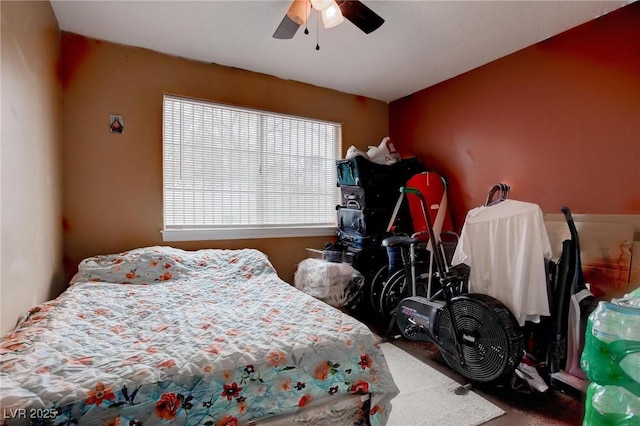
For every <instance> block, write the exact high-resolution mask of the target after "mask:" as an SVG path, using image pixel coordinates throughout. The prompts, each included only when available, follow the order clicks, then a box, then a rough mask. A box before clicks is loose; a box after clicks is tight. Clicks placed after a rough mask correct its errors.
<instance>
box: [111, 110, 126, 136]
mask: <svg viewBox="0 0 640 426" xmlns="http://www.w3.org/2000/svg"><path fill="white" fill-rule="evenodd" d="M123 130H124V118H123V117H122V116H121V115H114V114H111V115H110V116H109V132H110V133H122V131H123Z"/></svg>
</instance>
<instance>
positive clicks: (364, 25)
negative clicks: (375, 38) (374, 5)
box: [339, 0, 384, 34]
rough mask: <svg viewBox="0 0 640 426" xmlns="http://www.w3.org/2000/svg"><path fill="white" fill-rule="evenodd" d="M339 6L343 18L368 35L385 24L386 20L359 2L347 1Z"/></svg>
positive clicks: (355, 0)
mask: <svg viewBox="0 0 640 426" xmlns="http://www.w3.org/2000/svg"><path fill="white" fill-rule="evenodd" d="M339 4H340V10H341V11H342V16H344V17H345V18H347V19H348V20H349V21H351V22H352V23H353V25H355V26H356V27H358V28H360V29H361V30H362V31H364V32H365V33H366V34H369V33H371V32H373V31H375V30H377V29H378V28H380V25H382V24H383V23H384V19H382V18H381V17H380V16H379V15H378V14H377V13H375V12H374V11H373V10H371V9H369V8H368V7H367V6H365V5H364V4H363V3H362V2H361V1H359V0H346V1H344V2H342V3H339Z"/></svg>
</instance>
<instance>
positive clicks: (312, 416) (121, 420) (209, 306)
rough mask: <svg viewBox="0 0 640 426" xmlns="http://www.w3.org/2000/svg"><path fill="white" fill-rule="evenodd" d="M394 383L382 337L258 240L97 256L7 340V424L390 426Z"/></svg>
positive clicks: (2, 365)
mask: <svg viewBox="0 0 640 426" xmlns="http://www.w3.org/2000/svg"><path fill="white" fill-rule="evenodd" d="M397 393H398V389H397V387H396V385H395V383H394V381H393V378H392V376H391V373H390V372H389V369H388V366H387V363H386V360H385V358H384V356H383V353H382V350H381V349H380V346H379V341H378V339H377V337H376V336H375V335H374V334H372V333H371V332H370V331H369V329H368V328H367V327H366V326H365V325H364V324H362V323H360V322H358V321H356V320H355V319H353V318H351V317H350V316H348V315H346V314H344V313H342V312H341V311H339V310H338V309H336V308H333V307H331V306H329V305H327V304H324V303H323V302H320V301H319V300H316V299H314V298H313V297H311V296H309V295H307V294H305V293H303V292H301V291H299V290H297V289H295V288H294V287H292V286H291V285H289V284H288V283H286V282H284V281H282V280H281V279H280V278H279V277H278V275H277V274H276V272H275V270H274V268H273V267H272V266H271V264H270V263H269V261H268V259H267V257H266V255H265V254H263V253H261V252H259V251H257V250H253V249H242V250H214V249H207V250H197V251H184V250H180V249H176V248H171V247H146V248H141V249H135V250H131V251H127V252H124V253H118V254H112V255H101V256H95V257H91V258H87V259H85V260H83V261H82V262H81V263H80V265H79V268H78V273H77V274H76V275H75V276H74V277H73V279H72V280H71V283H70V286H69V288H68V289H67V290H66V291H65V292H64V293H63V294H62V295H60V296H59V297H58V298H56V299H54V300H52V301H50V302H47V303H44V304H42V305H39V306H37V307H35V308H33V309H31V310H30V312H29V314H28V315H27V316H26V319H25V320H24V321H23V322H22V323H21V324H19V325H18V327H17V328H16V329H15V330H14V331H13V332H11V333H9V334H8V335H7V336H5V337H4V338H2V340H0V405H1V407H2V413H3V423H5V424H14V423H15V424H22V423H40V422H45V423H47V424H71V423H79V424H89V425H100V424H105V425H107V424H108V425H115V424H120V425H125V424H127V425H141V424H144V425H149V424H163V423H171V424H188V425H199V424H203V425H225V426H231V425H238V424H242V425H276V424H277V425H284V424H309V425H312V424H327V425H350V424H367V423H370V424H371V425H384V424H386V421H387V418H388V416H389V413H390V410H391V403H390V401H391V399H392V398H393V397H394V396H395V395H396V394H397Z"/></svg>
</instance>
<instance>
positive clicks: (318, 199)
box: [162, 95, 342, 241]
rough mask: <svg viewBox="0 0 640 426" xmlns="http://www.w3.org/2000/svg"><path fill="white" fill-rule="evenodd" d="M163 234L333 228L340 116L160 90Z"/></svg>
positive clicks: (241, 234)
mask: <svg viewBox="0 0 640 426" xmlns="http://www.w3.org/2000/svg"><path fill="white" fill-rule="evenodd" d="M163 114H164V115H163V124H164V126H163V175H164V179H163V180H164V182H163V186H164V230H163V232H162V234H163V239H164V240H165V241H180V240H211V239H235V238H264V237H287V236H312V235H332V234H335V232H336V210H335V205H336V204H337V203H338V202H339V195H340V194H339V188H338V187H337V185H336V171H335V170H336V169H335V167H336V166H335V160H336V159H338V158H340V154H341V152H342V141H341V139H342V130H341V126H340V124H339V123H332V122H326V121H320V120H312V119H308V118H303V117H294V116H288V115H283V114H275V113H271V112H266V111H258V110H251V109H246V108H237V107H230V106H227V105H220V104H215V103H209V102H204V101H199V100H194V99H186V98H180V97H176V96H169V95H165V96H164V112H163Z"/></svg>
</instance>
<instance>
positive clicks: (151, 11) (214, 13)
mask: <svg viewBox="0 0 640 426" xmlns="http://www.w3.org/2000/svg"><path fill="white" fill-rule="evenodd" d="M363 3H364V4H366V5H367V6H368V7H370V8H371V9H373V10H374V11H375V12H376V13H378V14H379V15H380V16H382V17H383V18H384V19H385V21H386V22H385V23H384V24H383V25H382V27H380V28H379V29H378V30H377V31H375V32H373V33H371V34H369V35H366V34H364V33H363V32H361V31H360V30H359V29H358V28H356V27H355V26H354V25H353V24H352V23H350V22H349V21H347V20H345V22H344V23H343V24H341V25H339V26H338V27H335V28H332V29H328V30H326V29H324V28H323V27H322V23H320V28H319V31H318V30H317V28H316V27H317V26H316V19H315V18H316V16H315V15H316V14H315V13H312V16H311V18H310V21H309V24H308V26H309V31H310V34H309V35H304V34H303V28H300V29H299V30H298V33H297V34H296V35H295V37H294V38H293V39H291V40H277V39H274V38H272V37H271V36H272V34H273V32H274V31H275V29H276V28H277V26H278V24H279V23H280V21H281V20H282V18H283V16H284V14H285V12H286V11H287V9H288V7H289V4H290V2H289V1H266V0H265V1H241V0H236V1H220V0H216V1H213V0H209V1H88V0H84V1H59V0H54V1H51V4H52V6H53V10H54V12H55V15H56V17H57V19H58V23H59V25H60V28H61V29H62V30H64V31H69V32H73V33H76V34H81V35H85V36H89V37H92V38H97V39H101V40H107V41H112V42H116V43H121V44H126V45H131V46H138V47H144V48H148V49H152V50H155V51H158V52H163V53H168V54H172V55H177V56H181V57H185V58H190V59H196V60H200V61H204V62H213V63H217V64H221V65H226V66H232V67H237V68H242V69H246V70H251V71H256V72H261V73H265V74H271V75H274V76H277V77H280V78H283V79H291V80H297V81H301V82H305V83H310V84H314V85H317V86H321V87H327V88H332V89H336V90H339V91H342V92H346V93H352V94H356V95H363V96H367V97H371V98H374V99H379V100H382V101H385V102H390V101H393V100H395V99H398V98H401V97H403V96H406V95H408V94H411V93H414V92H416V91H418V90H421V89H424V88H426V87H429V86H431V85H434V84H436V83H439V82H441V81H444V80H446V79H449V78H451V77H455V76H456V75H459V74H462V73H464V72H466V71H469V70H471V69H473V68H476V67H478V66H481V65H484V64H486V63H488V62H491V61H493V60H495V59H498V58H500V57H503V56H505V55H508V54H510V53H513V52H515V51H517V50H520V49H523V48H525V47H527V46H530V45H532V44H535V43H537V42H539V41H542V40H544V39H546V38H549V37H551V36H554V35H556V34H558V33H560V32H562V31H565V30H567V29H570V28H572V27H575V26H577V25H580V24H582V23H584V22H587V21H589V20H592V19H594V18H596V17H598V16H600V15H603V14H606V13H608V12H610V11H612V10H615V9H617V8H619V7H622V6H624V5H625V4H627V3H629V1H615V0H608V1H567V0H565V1H524V0H517V1H515V0H512V1H489V0H485V1H453V0H449V1H382V0H363ZM317 39H319V44H320V50H316V49H315V46H316V40H317Z"/></svg>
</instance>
